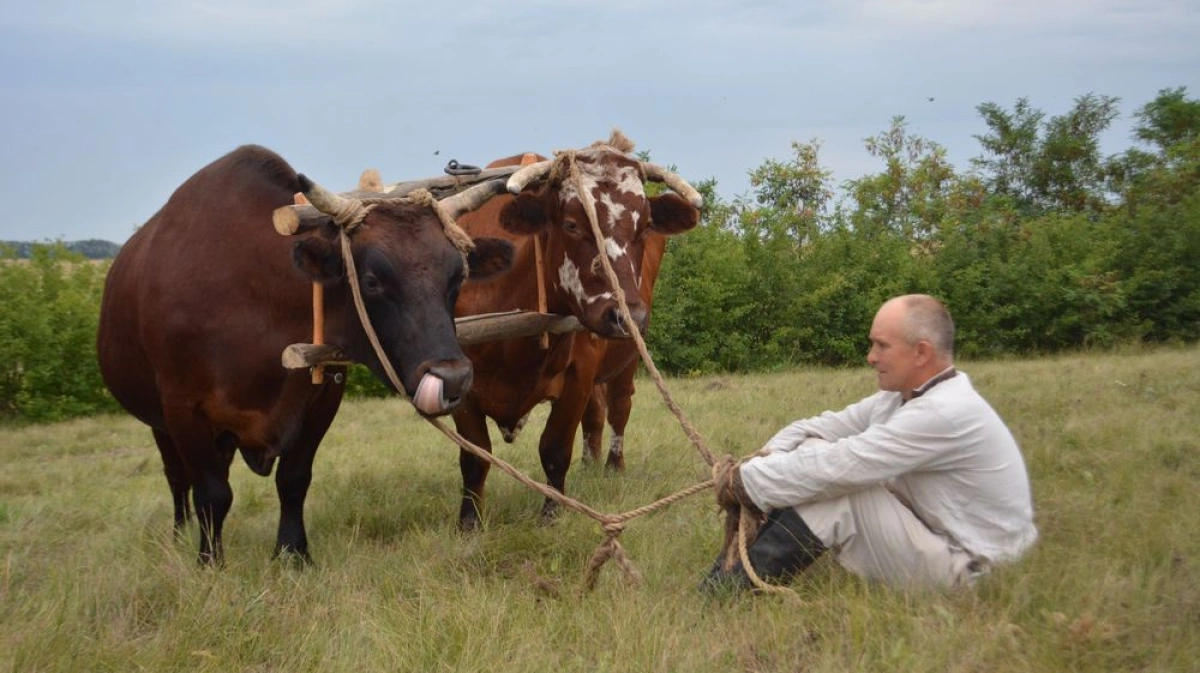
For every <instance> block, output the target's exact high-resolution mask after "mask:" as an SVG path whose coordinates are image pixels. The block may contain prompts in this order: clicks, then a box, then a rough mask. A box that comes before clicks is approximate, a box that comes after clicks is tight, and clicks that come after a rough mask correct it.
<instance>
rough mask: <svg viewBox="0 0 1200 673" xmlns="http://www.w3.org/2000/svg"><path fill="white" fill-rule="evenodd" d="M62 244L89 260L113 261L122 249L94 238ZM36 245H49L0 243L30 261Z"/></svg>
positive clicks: (21, 242)
mask: <svg viewBox="0 0 1200 673" xmlns="http://www.w3.org/2000/svg"><path fill="white" fill-rule="evenodd" d="M62 244H63V245H65V246H66V247H67V250H70V251H71V252H77V253H79V254H81V255H83V256H84V257H87V258H88V259H112V258H113V257H116V256H117V251H118V250H120V249H121V246H119V245H117V244H116V243H113V242H112V241H101V240H98V239H94V238H90V239H88V240H86V241H62ZM34 245H47V243H43V242H38V243H33V242H30V241H0V246H3V247H5V248H12V249H14V250H16V252H17V259H29V256H30V253H31V252H32V251H33V246H34Z"/></svg>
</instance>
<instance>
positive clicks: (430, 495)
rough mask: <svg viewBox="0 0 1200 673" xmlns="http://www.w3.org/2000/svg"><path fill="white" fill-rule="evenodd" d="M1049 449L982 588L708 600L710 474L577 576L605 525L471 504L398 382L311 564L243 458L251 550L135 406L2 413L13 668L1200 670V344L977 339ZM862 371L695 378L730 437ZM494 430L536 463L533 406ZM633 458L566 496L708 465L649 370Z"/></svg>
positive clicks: (612, 501) (720, 437)
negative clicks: (194, 512)
mask: <svg viewBox="0 0 1200 673" xmlns="http://www.w3.org/2000/svg"><path fill="white" fill-rule="evenodd" d="M962 368H963V369H964V370H966V371H967V372H968V373H970V374H971V376H972V378H973V379H974V381H975V383H976V386H977V387H978V388H979V389H980V390H981V391H982V392H983V393H984V394H985V396H987V397H988V398H989V399H990V400H991V401H992V402H993V404H994V406H996V408H997V409H998V410H999V411H1000V412H1001V414H1002V415H1003V416H1004V417H1005V418H1006V419H1007V420H1008V422H1009V424H1010V426H1011V427H1012V429H1013V431H1014V434H1015V435H1016V436H1017V438H1018V439H1019V441H1020V442H1021V443H1022V446H1023V448H1024V450H1025V454H1026V458H1027V460H1028V462H1029V466H1030V471H1031V476H1032V480H1033V488H1034V496H1035V506H1036V514H1037V522H1038V525H1039V528H1040V530H1041V534H1042V537H1041V540H1040V542H1039V544H1038V546H1037V547H1036V548H1035V550H1034V551H1033V552H1032V553H1031V554H1030V555H1029V556H1028V557H1027V558H1026V559H1024V560H1023V561H1022V562H1021V563H1019V564H1018V565H1016V566H1013V567H1009V568H1004V569H1001V570H1000V571H998V572H996V573H994V574H993V575H992V576H991V577H989V578H987V579H986V580H985V581H984V582H983V583H982V584H981V585H980V586H978V587H977V588H976V589H975V590H974V591H971V592H967V593H960V594H936V593H911V592H901V591H894V590H891V589H887V588H884V587H881V586H878V585H874V584H870V583H866V582H863V581H860V580H858V579H856V578H854V577H851V576H848V575H847V574H846V573H844V572H843V571H841V570H840V569H839V568H837V567H836V565H835V564H833V563H832V562H830V561H828V560H823V561H822V562H820V563H818V565H817V566H816V567H814V568H813V569H812V570H811V571H810V572H809V573H807V574H806V575H805V576H804V577H802V578H801V579H799V580H798V581H797V582H796V583H794V585H793V588H794V589H795V590H796V591H797V593H798V595H799V599H798V600H796V601H791V600H784V599H779V598H774V597H756V598H753V599H748V600H739V601H735V602H725V601H714V600H710V599H705V598H703V597H701V596H700V595H698V594H697V592H696V591H695V590H694V589H695V585H696V582H697V580H698V579H699V577H700V576H701V574H702V573H703V572H704V571H705V570H706V569H707V567H708V565H709V563H710V562H711V560H712V556H713V554H714V552H715V548H716V545H717V544H718V540H719V525H720V521H719V518H718V516H717V513H716V511H715V508H714V506H713V505H712V503H711V494H710V493H709V492H705V493H702V494H701V495H698V496H696V497H694V498H691V499H689V500H685V501H683V502H681V503H679V504H677V505H675V506H673V507H671V508H669V509H666V510H664V511H661V512H658V513H656V514H653V515H650V516H647V517H645V518H643V519H639V520H636V521H634V522H633V523H631V524H630V525H629V527H628V529H627V530H626V532H625V533H624V535H623V537H622V542H623V543H624V545H625V546H626V548H627V550H628V552H629V554H630V556H631V557H632V559H633V561H634V563H635V564H636V565H637V568H638V570H639V571H640V572H641V574H642V576H643V578H644V581H643V583H642V584H641V585H640V586H636V587H635V586H630V585H627V584H626V583H625V582H624V580H623V579H622V577H621V575H620V574H619V573H618V572H617V571H616V570H615V569H614V568H613V567H612V566H611V565H610V566H608V567H606V568H605V569H604V570H603V572H602V574H601V578H600V582H599V585H598V587H597V589H596V590H595V591H594V592H592V593H589V594H585V595H579V594H578V593H577V589H578V588H579V584H580V579H581V574H582V571H583V567H584V564H585V562H586V560H587V558H588V556H589V555H590V554H591V552H592V550H593V549H594V547H595V546H596V545H597V544H598V543H599V542H600V541H601V539H602V534H601V531H600V530H599V527H598V526H597V525H596V524H595V523H594V522H592V521H591V520H589V519H587V518H584V517H582V516H579V515H575V514H567V515H564V516H563V517H562V518H561V520H560V521H558V522H557V523H556V524H554V525H552V526H538V525H536V523H535V519H536V512H537V509H538V506H539V505H540V496H536V495H535V494H533V493H531V492H528V491H526V490H524V489H523V488H522V487H520V486H519V485H517V484H516V483H515V482H513V481H512V480H511V479H508V478H507V477H505V476H504V475H503V474H500V473H499V472H496V471H493V474H492V477H491V479H490V480H489V492H488V500H487V504H486V520H487V527H486V530H485V531H483V532H481V533H479V534H475V535H465V536H464V535H460V534H458V533H456V532H455V530H454V519H455V517H456V514H457V504H458V503H457V494H458V488H459V478H458V470H457V453H456V451H455V450H454V449H452V448H451V447H450V446H449V445H448V444H447V442H446V441H445V440H444V439H443V438H442V437H441V435H440V434H438V433H437V432H436V431H434V430H433V429H432V428H429V427H428V426H427V425H426V424H424V422H423V421H420V420H418V419H417V418H416V417H415V414H414V413H413V412H412V411H411V410H409V409H407V408H405V407H404V406H403V405H401V404H400V403H399V402H397V401H395V400H388V401H365V402H356V403H351V404H348V405H346V406H345V407H344V408H343V410H342V413H341V414H340V416H339V417H338V419H337V421H336V422H335V424H334V427H333V429H332V430H331V431H330V433H329V436H328V437H327V439H326V441H325V443H324V445H323V447H322V450H321V452H320V454H319V455H318V458H317V465H316V476H315V479H314V484H313V487H312V490H311V492H310V497H309V501H308V509H307V512H308V524H309V533H310V538H311V543H312V548H313V554H314V557H315V559H316V564H315V565H314V566H313V567H310V568H307V569H297V568H294V567H292V566H291V565H289V564H287V563H281V562H273V561H271V560H270V559H269V552H270V549H271V546H272V543H273V541H274V534H275V525H276V517H277V511H278V509H277V505H276V499H275V494H274V485H273V483H272V482H271V480H269V479H261V478H258V477H255V476H253V475H252V474H251V473H250V472H249V470H247V469H245V467H244V466H242V465H241V464H240V462H239V463H238V464H235V466H234V470H233V472H234V476H233V480H234V491H235V502H234V507H233V511H232V513H231V514H230V517H229V520H228V523H227V525H226V531H225V537H226V554H227V557H228V558H227V561H228V563H227V566H226V567H225V568H224V569H223V570H212V569H202V568H199V567H197V565H196V563H195V561H194V556H195V551H196V540H195V534H196V533H195V530H194V529H192V530H190V531H189V533H188V537H187V539H186V540H175V539H173V537H172V535H171V533H170V519H171V514H170V503H169V497H168V491H167V487H166V483H165V480H164V479H163V477H162V475H161V468H160V465H159V459H158V456H157V452H156V451H155V449H154V448H153V444H152V442H151V439H150V436H149V433H148V432H147V431H146V430H145V429H144V428H143V427H141V426H139V425H138V424H137V423H136V422H135V421H133V420H131V419H129V418H126V417H120V416H114V417H101V418H93V419H88V420H77V421H72V422H68V423H61V424H57V425H47V426H37V427H27V428H20V429H15V430H14V429H8V430H7V431H3V432H2V434H0V466H2V467H0V625H2V628H0V665H2V666H3V667H4V668H7V669H9V670H13V671H22V672H23V671H140V670H147V671H177V670H187V671H288V672H294V671H333V672H336V671H352V672H354V673H362V672H364V671H482V670H487V671H501V672H502V671H522V672H526V671H589V672H590V671H689V672H692V671H860V670H883V671H939V672H940V671H1064V670H1066V671H1195V670H1200V665H1198V664H1197V662H1198V661H1200V586H1198V576H1197V570H1198V567H1200V565H1198V562H1197V559H1198V558H1200V523H1198V520H1197V512H1200V451H1198V448H1200V447H1198V445H1200V440H1198V439H1197V431H1198V430H1200V420H1198V419H1200V350H1198V349H1196V348H1189V349H1186V350H1158V351H1150V352H1131V353H1125V354H1087V355H1078V356H1071V357H1058V358H1053V359H1042V360H1023V361H1009V362H988V363H964V364H963V365H962ZM872 381H873V378H872V377H871V376H870V375H869V374H868V373H867V372H866V371H865V370H862V369H857V370H805V371H793V372H786V373H779V374H770V375H756V376H725V377H706V378H697V379H686V380H672V381H669V385H670V387H671V389H672V392H673V393H674V394H675V396H676V398H677V400H678V402H679V404H680V405H681V406H682V408H683V409H684V410H685V411H686V413H687V414H688V416H689V418H690V419H691V420H692V422H693V423H694V424H695V425H696V426H697V428H698V429H699V431H700V432H701V434H703V435H704V436H705V437H706V438H707V439H708V441H709V443H710V445H711V446H712V448H713V449H714V450H715V451H718V452H722V453H724V452H728V453H733V454H735V455H742V454H745V453H748V452H750V451H752V450H753V449H755V448H757V446H758V445H759V444H760V443H761V442H762V441H763V440H764V439H765V438H766V437H767V436H769V435H770V434H771V433H772V432H773V431H774V430H775V429H776V428H777V427H778V426H780V425H782V424H783V423H786V422H788V421H790V420H792V419H793V418H796V417H799V416H802V415H809V414H813V413H817V412H819V411H821V410H823V409H825V408H827V407H838V406H841V405H843V404H846V403H849V402H851V401H854V400H856V399H858V398H859V397H861V396H863V395H865V394H867V393H869V392H870V391H871V386H872ZM541 419H544V409H543V410H539V412H538V415H537V417H536V419H535V421H534V422H533V423H531V424H530V426H529V427H528V428H527V430H526V433H525V434H524V435H522V436H521V437H520V438H519V439H518V441H517V443H516V444H514V445H503V444H500V445H499V446H498V448H497V452H498V454H499V455H501V456H502V457H504V458H505V459H507V460H510V461H511V462H513V463H515V464H516V465H517V466H518V467H520V468H521V469H523V470H524V471H526V472H527V473H530V474H534V475H537V476H538V477H539V478H540V467H539V466H538V463H537V457H536V432H535V431H533V428H535V427H537V421H539V420H541ZM628 452H629V455H628V458H627V461H628V471H627V473H626V474H625V475H624V476H622V477H618V478H613V477H610V476H608V475H605V474H604V473H603V471H602V470H599V469H592V468H590V467H583V466H579V465H576V466H575V467H574V468H573V470H572V472H571V474H570V475H569V477H568V489H569V491H570V493H571V494H572V495H573V496H575V497H578V498H580V499H581V500H583V501H585V502H587V503H589V504H591V505H592V506H593V507H596V508H597V509H599V510H602V511H611V512H616V511H624V510H627V509H631V508H633V507H635V506H638V505H642V504H645V503H647V502H650V501H652V500H654V499H655V498H658V497H660V496H663V495H666V494H668V493H671V492H674V491H675V490H678V489H680V488H682V487H684V486H687V485H690V484H693V483H695V482H697V481H701V480H703V479H705V478H706V472H707V470H706V468H705V467H704V465H703V462H702V461H701V460H700V458H699V457H698V455H697V454H696V452H695V451H694V450H693V449H692V448H691V447H690V446H689V445H688V444H687V442H686V440H685V438H684V436H683V433H682V432H681V431H680V429H679V427H678V426H677V424H676V423H675V421H674V419H673V418H672V417H671V416H670V415H669V413H668V412H667V411H666V410H665V409H664V407H663V405H662V403H661V401H660V400H659V399H658V396H657V392H656V391H655V390H654V387H653V385H652V384H651V383H650V382H649V381H642V382H640V384H639V393H638V396H637V404H636V407H635V411H634V419H633V422H632V424H631V428H630V433H629V440H628Z"/></svg>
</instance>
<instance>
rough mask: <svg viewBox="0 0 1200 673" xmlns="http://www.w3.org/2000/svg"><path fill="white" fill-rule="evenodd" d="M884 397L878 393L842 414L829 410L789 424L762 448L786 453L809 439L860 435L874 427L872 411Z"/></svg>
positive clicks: (828, 439) (855, 404)
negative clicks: (871, 426)
mask: <svg viewBox="0 0 1200 673" xmlns="http://www.w3.org/2000/svg"><path fill="white" fill-rule="evenodd" d="M881 397H882V395H881V394H880V393H876V394H874V395H872V396H870V397H868V398H866V399H863V400H860V401H858V402H855V403H854V404H851V405H850V406H848V407H846V408H845V409H842V410H841V411H826V412H825V413H823V414H821V415H819V416H813V417H812V418H804V419H801V420H798V421H794V422H792V423H789V424H788V425H786V426H784V427H783V429H782V430H780V431H779V432H777V433H775V436H774V437H771V439H770V440H768V441H767V443H766V444H764V445H763V447H762V448H763V450H764V451H766V452H768V453H776V452H786V451H793V450H795V449H796V447H798V446H800V444H801V443H802V442H804V440H806V439H809V438H814V437H815V438H817V439H823V440H826V441H830V442H832V441H836V440H839V439H842V438H843V437H851V436H854V435H857V434H859V433H861V432H863V431H864V430H866V429H867V427H869V426H870V424H871V412H872V410H873V409H874V408H875V407H876V406H877V404H878V403H879V402H880V398H881Z"/></svg>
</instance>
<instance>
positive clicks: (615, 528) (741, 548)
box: [341, 151, 790, 592]
mask: <svg viewBox="0 0 1200 673" xmlns="http://www.w3.org/2000/svg"><path fill="white" fill-rule="evenodd" d="M564 154H565V158H566V162H567V163H568V167H569V170H570V174H571V176H572V177H573V179H574V180H575V184H576V190H577V191H578V193H579V194H580V195H581V198H580V200H581V201H582V202H583V204H584V209H585V211H586V212H587V215H588V219H589V220H590V222H591V225H592V231H593V234H594V235H595V237H596V241H597V244H599V242H600V241H603V240H604V236H603V232H602V231H601V230H600V225H599V222H598V220H597V217H596V209H595V204H594V203H593V202H592V200H591V198H590V195H589V198H582V195H583V194H584V193H585V192H584V189H583V184H582V178H581V177H580V174H579V168H578V166H577V165H576V163H575V152H574V151H570V152H567V153H564ZM421 191H425V190H421ZM414 194H415V193H414ZM426 194H428V192H426ZM409 198H410V200H413V201H414V202H418V201H417V199H421V200H420V201H419V203H428V204H429V205H431V206H432V207H433V208H434V209H435V210H436V211H437V213H438V216H439V218H440V219H441V220H442V223H443V227H444V228H445V229H446V231H447V236H448V237H450V239H451V241H452V242H454V243H455V247H458V249H459V251H460V252H462V254H463V255H464V256H465V255H466V250H465V249H464V247H460V245H459V243H458V242H457V240H456V236H455V235H454V234H452V232H457V233H462V236H463V237H465V238H466V240H467V242H468V244H469V243H470V239H469V237H466V234H465V233H463V232H462V230H461V229H460V228H459V227H458V225H457V224H456V223H454V222H453V221H452V220H450V219H449V218H448V217H447V216H446V214H445V213H444V212H443V211H442V210H441V208H439V207H438V205H437V200H436V199H434V198H432V195H429V200H428V201H426V200H425V197H424V196H417V197H415V198H414V197H413V196H412V195H410V196H409ZM394 200H395V199H391V201H394ZM370 201H380V202H382V201H387V200H374V199H372V200H369V201H364V203H369V202H370ZM372 205H373V204H372ZM363 215H364V217H365V213H364V214H363ZM451 225H452V226H451ZM356 226H357V225H356ZM349 229H351V228H346V227H344V228H343V229H342V232H341V247H342V256H343V258H344V260H345V263H346V271H347V275H348V276H349V279H350V288H351V294H352V296H353V298H354V307H355V309H356V311H357V313H358V318H359V321H360V322H361V324H362V326H363V330H364V331H365V332H366V335H367V339H368V340H369V341H370V343H371V347H372V349H374V351H375V356H376V357H377V358H378V359H379V362H380V364H381V365H382V366H383V370H384V373H386V374H387V378H388V381H389V382H391V384H392V387H393V388H395V389H396V391H398V392H399V393H400V395H401V396H403V397H404V398H405V399H409V398H408V394H407V393H406V392H405V390H404V385H403V384H402V383H401V382H400V378H399V376H397V374H396V371H395V369H394V368H393V367H392V365H391V362H390V360H389V359H388V357H387V354H386V353H385V352H384V350H383V345H382V344H381V343H380V342H379V337H378V335H377V334H376V333H375V329H374V327H373V326H372V324H371V320H370V317H369V316H368V315H367V309H366V304H365V303H364V302H363V299H362V290H361V288H360V287H359V284H358V273H357V271H356V270H355V265H354V255H353V251H352V249H351V246H350V236H349ZM601 263H602V264H603V266H604V270H605V273H606V274H607V275H608V279H609V283H610V284H611V285H612V287H613V290H614V294H615V295H616V297H617V302H618V304H619V306H620V308H621V311H622V315H623V316H624V318H625V322H626V323H627V324H628V325H629V328H630V331H631V334H632V335H633V338H634V340H635V342H636V343H637V346H638V352H639V353H640V354H641V356H642V362H643V363H645V365H646V368H647V369H648V370H649V371H650V374H651V376H652V377H653V378H654V382H655V385H656V386H657V387H658V389H659V392H660V393H661V394H662V396H663V399H664V400H665V401H666V403H667V406H668V408H670V409H671V411H672V413H674V415H675V417H676V418H677V419H678V420H679V422H680V424H681V425H682V427H683V429H684V432H685V433H686V434H687V436H688V438H689V439H690V440H691V442H692V444H693V445H694V446H695V447H696V449H697V450H698V451H699V453H700V455H701V457H703V458H704V460H705V462H706V463H708V465H710V466H715V465H716V461H715V460H714V459H713V456H712V452H711V451H710V450H709V449H708V446H707V445H706V443H705V441H704V439H703V438H702V437H701V436H700V434H699V433H698V432H697V431H696V430H695V428H694V427H692V425H691V423H689V422H688V420H687V418H686V417H685V416H684V414H683V410H682V409H680V408H679V406H678V405H677V404H676V403H675V401H674V399H673V398H672V397H671V394H670V392H669V391H668V390H667V388H666V383H665V382H664V381H663V378H662V374H661V373H659V371H658V368H657V367H655V366H654V361H653V360H652V359H651V357H650V354H649V351H648V350H647V349H646V344H645V341H644V340H643V339H642V335H641V331H640V330H639V329H638V327H637V325H636V324H634V322H633V319H632V315H631V313H630V310H629V306H628V304H627V303H626V301H625V295H624V292H623V291H622V290H621V288H620V285H619V283H618V281H617V278H616V273H615V272H614V271H613V268H612V265H611V264H610V263H609V260H608V256H607V255H603V254H602V255H601ZM423 418H425V420H426V421H428V422H429V423H430V424H431V425H433V426H434V427H435V428H437V429H438V430H439V431H440V432H441V433H442V434H443V435H445V436H446V437H448V438H450V439H451V440H452V441H454V442H455V443H456V444H458V446H459V447H460V448H461V449H463V450H464V451H467V452H468V453H470V454H472V455H474V456H475V457H477V458H480V459H481V460H484V461H486V462H488V463H489V464H490V465H493V466H495V467H496V468H497V469H499V470H500V471H502V472H504V473H505V474H507V475H509V476H510V477H512V478H514V479H516V480H517V481H518V482H520V483H522V484H524V485H525V486H527V487H528V488H531V489H533V490H534V491H537V492H538V493H541V494H542V495H543V496H545V497H546V498H549V499H551V500H553V501H555V502H556V503H558V504H560V505H562V506H564V507H567V508H568V509H572V510H574V511H577V512H579V513H581V514H584V515H586V516H588V517H590V518H592V519H594V520H596V521H598V522H599V523H600V524H601V526H602V527H603V529H604V532H605V539H604V541H603V542H601V543H600V545H599V546H597V547H596V549H595V551H593V552H592V555H591V557H590V558H589V559H588V563H587V566H586V569H585V572H584V579H583V588H582V591H591V590H592V589H593V588H595V584H596V580H597V578H598V575H599V571H600V569H601V568H602V567H603V566H604V564H605V563H607V562H608V561H610V560H612V561H614V562H615V563H616V564H617V567H618V568H619V569H620V570H621V571H622V573H624V576H625V577H626V579H627V581H629V582H630V583H631V584H634V585H637V584H640V583H641V581H642V577H641V574H640V573H639V572H638V570H637V568H636V567H634V565H633V562H632V561H631V560H630V558H629V555H628V554H627V553H626V552H625V549H624V547H623V546H622V545H621V542H620V539H619V538H620V535H621V533H622V532H623V531H624V529H625V524H626V523H627V522H629V521H631V520H633V519H636V518H638V517H641V516H645V515H647V514H650V513H652V512H654V511H657V510H659V509H661V508H663V507H667V506H668V505H671V504H673V503H675V502H678V501H679V500H682V499H684V498H687V497H690V496H692V495H695V494H696V493H699V492H700V491H703V490H705V489H708V488H712V487H713V485H714V483H715V479H710V480H708V481H705V482H701V483H698V484H694V485H692V486H689V487H687V488H685V489H683V490H681V491H678V492H676V493H673V494H671V495H668V496H666V497H664V498H660V499H659V500H656V501H654V502H652V503H650V504H648V505H644V506H642V507H638V508H636V509H632V510H629V511H627V512H623V513H620V514H605V513H603V512H600V511H597V510H595V509H593V508H591V507H589V506H587V505H586V504H584V503H582V502H579V501H578V500H575V499H574V498H571V497H568V496H567V495H566V494H564V493H562V492H561V491H559V490H557V489H555V488H552V487H550V486H548V485H545V484H542V483H539V482H537V481H534V480H533V479H531V478H530V477H528V476H527V475H525V474H524V473H522V472H521V471H520V470H518V469H516V468H515V467H513V466H512V465H510V464H509V463H508V462H506V461H504V460H502V459H500V458H498V457H496V456H494V455H492V454H491V452H489V451H487V450H485V449H483V448H481V447H479V446H476V445H475V444H473V443H471V442H470V441H468V440H467V439H466V438H465V437H463V436H462V435H460V434H458V432H456V431H454V430H451V429H450V428H449V427H447V426H446V424H445V423H443V422H441V421H440V420H439V419H436V418H428V417H423ZM715 470H716V468H715V467H714V475H715V474H716V472H715ZM741 517H742V519H741V521H740V522H739V523H740V525H738V552H739V554H740V556H741V559H742V563H743V566H744V567H745V568H746V570H747V574H748V575H749V576H750V580H751V582H753V583H754V585H755V586H756V587H758V588H759V589H761V590H763V591H770V592H786V591H790V590H789V589H786V588H784V587H773V586H771V585H768V584H766V583H765V582H763V581H762V579H761V578H759V577H758V575H757V574H756V573H755V572H754V569H753V567H751V566H750V563H749V560H748V559H747V556H746V537H747V531H748V530H749V529H751V527H752V526H753V527H754V529H757V523H756V522H754V521H753V516H752V515H750V514H749V513H748V512H745V511H743V512H742V515H741ZM728 525H729V524H728V523H727V527H728Z"/></svg>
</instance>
